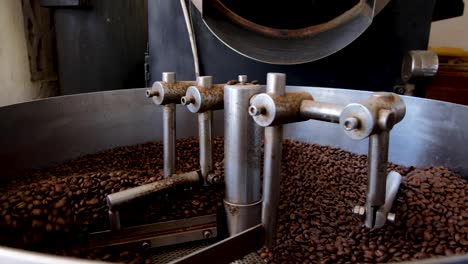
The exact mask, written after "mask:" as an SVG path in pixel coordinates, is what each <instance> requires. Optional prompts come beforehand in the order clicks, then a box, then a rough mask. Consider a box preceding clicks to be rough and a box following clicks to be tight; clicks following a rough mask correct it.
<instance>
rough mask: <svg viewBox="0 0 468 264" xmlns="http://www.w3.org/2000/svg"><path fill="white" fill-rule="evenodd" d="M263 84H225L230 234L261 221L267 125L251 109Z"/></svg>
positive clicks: (226, 201)
mask: <svg viewBox="0 0 468 264" xmlns="http://www.w3.org/2000/svg"><path fill="white" fill-rule="evenodd" d="M261 92H262V87H261V86H260V85H251V84H248V85H242V84H238V85H226V86H225V88H224V133H225V134H224V157H225V163H224V164H225V173H224V178H225V183H226V196H225V200H224V204H225V208H226V213H227V219H228V229H229V233H230V235H231V236H232V235H235V234H238V233H240V232H242V231H244V230H246V229H248V228H250V227H252V226H255V225H258V224H259V223H261V199H262V198H261V192H260V188H261V186H260V178H261V177H260V176H261V175H260V164H261V145H262V134H263V129H262V128H261V127H260V126H258V125H257V124H255V122H254V120H253V119H252V118H251V117H250V116H249V113H248V112H247V109H248V108H249V105H250V98H251V97H252V96H254V95H255V94H258V93H261Z"/></svg>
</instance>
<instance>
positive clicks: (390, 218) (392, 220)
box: [387, 213, 396, 223]
mask: <svg viewBox="0 0 468 264" xmlns="http://www.w3.org/2000/svg"><path fill="white" fill-rule="evenodd" d="M395 220H396V215H395V214H394V213H388V214H387V221H389V222H390V223H395Z"/></svg>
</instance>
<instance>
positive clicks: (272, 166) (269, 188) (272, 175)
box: [262, 73, 286, 247]
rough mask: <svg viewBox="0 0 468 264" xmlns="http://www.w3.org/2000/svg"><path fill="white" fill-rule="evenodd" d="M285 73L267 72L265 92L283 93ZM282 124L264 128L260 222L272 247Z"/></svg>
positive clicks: (275, 218)
mask: <svg viewBox="0 0 468 264" xmlns="http://www.w3.org/2000/svg"><path fill="white" fill-rule="evenodd" d="M285 88H286V75H285V74H280V73H268V76H267V90H266V92H267V93H272V94H275V95H278V96H282V95H284V94H285ZM282 143H283V126H274V127H267V128H265V146H264V148H265V154H264V155H265V159H264V167H263V204H262V223H263V225H264V226H265V245H266V246H267V247H272V246H274V244H275V240H276V220H277V211H278V205H279V198H280V182H281V158H282V157H281V156H282Z"/></svg>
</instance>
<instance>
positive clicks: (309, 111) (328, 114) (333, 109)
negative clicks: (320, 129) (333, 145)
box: [301, 100, 344, 123]
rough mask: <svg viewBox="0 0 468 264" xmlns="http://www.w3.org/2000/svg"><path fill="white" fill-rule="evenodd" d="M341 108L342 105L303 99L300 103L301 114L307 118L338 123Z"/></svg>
mask: <svg viewBox="0 0 468 264" xmlns="http://www.w3.org/2000/svg"><path fill="white" fill-rule="evenodd" d="M343 109H344V106H342V105H338V104H333V103H322V102H317V101H312V100H304V101H302V103H301V116H302V117H303V118H307V119H313V120H321V121H327V122H332V123H339V122H340V115H341V112H342V111H343Z"/></svg>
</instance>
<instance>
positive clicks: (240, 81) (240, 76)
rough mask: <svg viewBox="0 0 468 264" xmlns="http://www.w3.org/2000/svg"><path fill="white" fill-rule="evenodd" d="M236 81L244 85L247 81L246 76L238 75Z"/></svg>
mask: <svg viewBox="0 0 468 264" xmlns="http://www.w3.org/2000/svg"><path fill="white" fill-rule="evenodd" d="M237 80H238V81H239V83H240V84H246V83H247V81H248V77H247V75H239V76H238V78H237Z"/></svg>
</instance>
